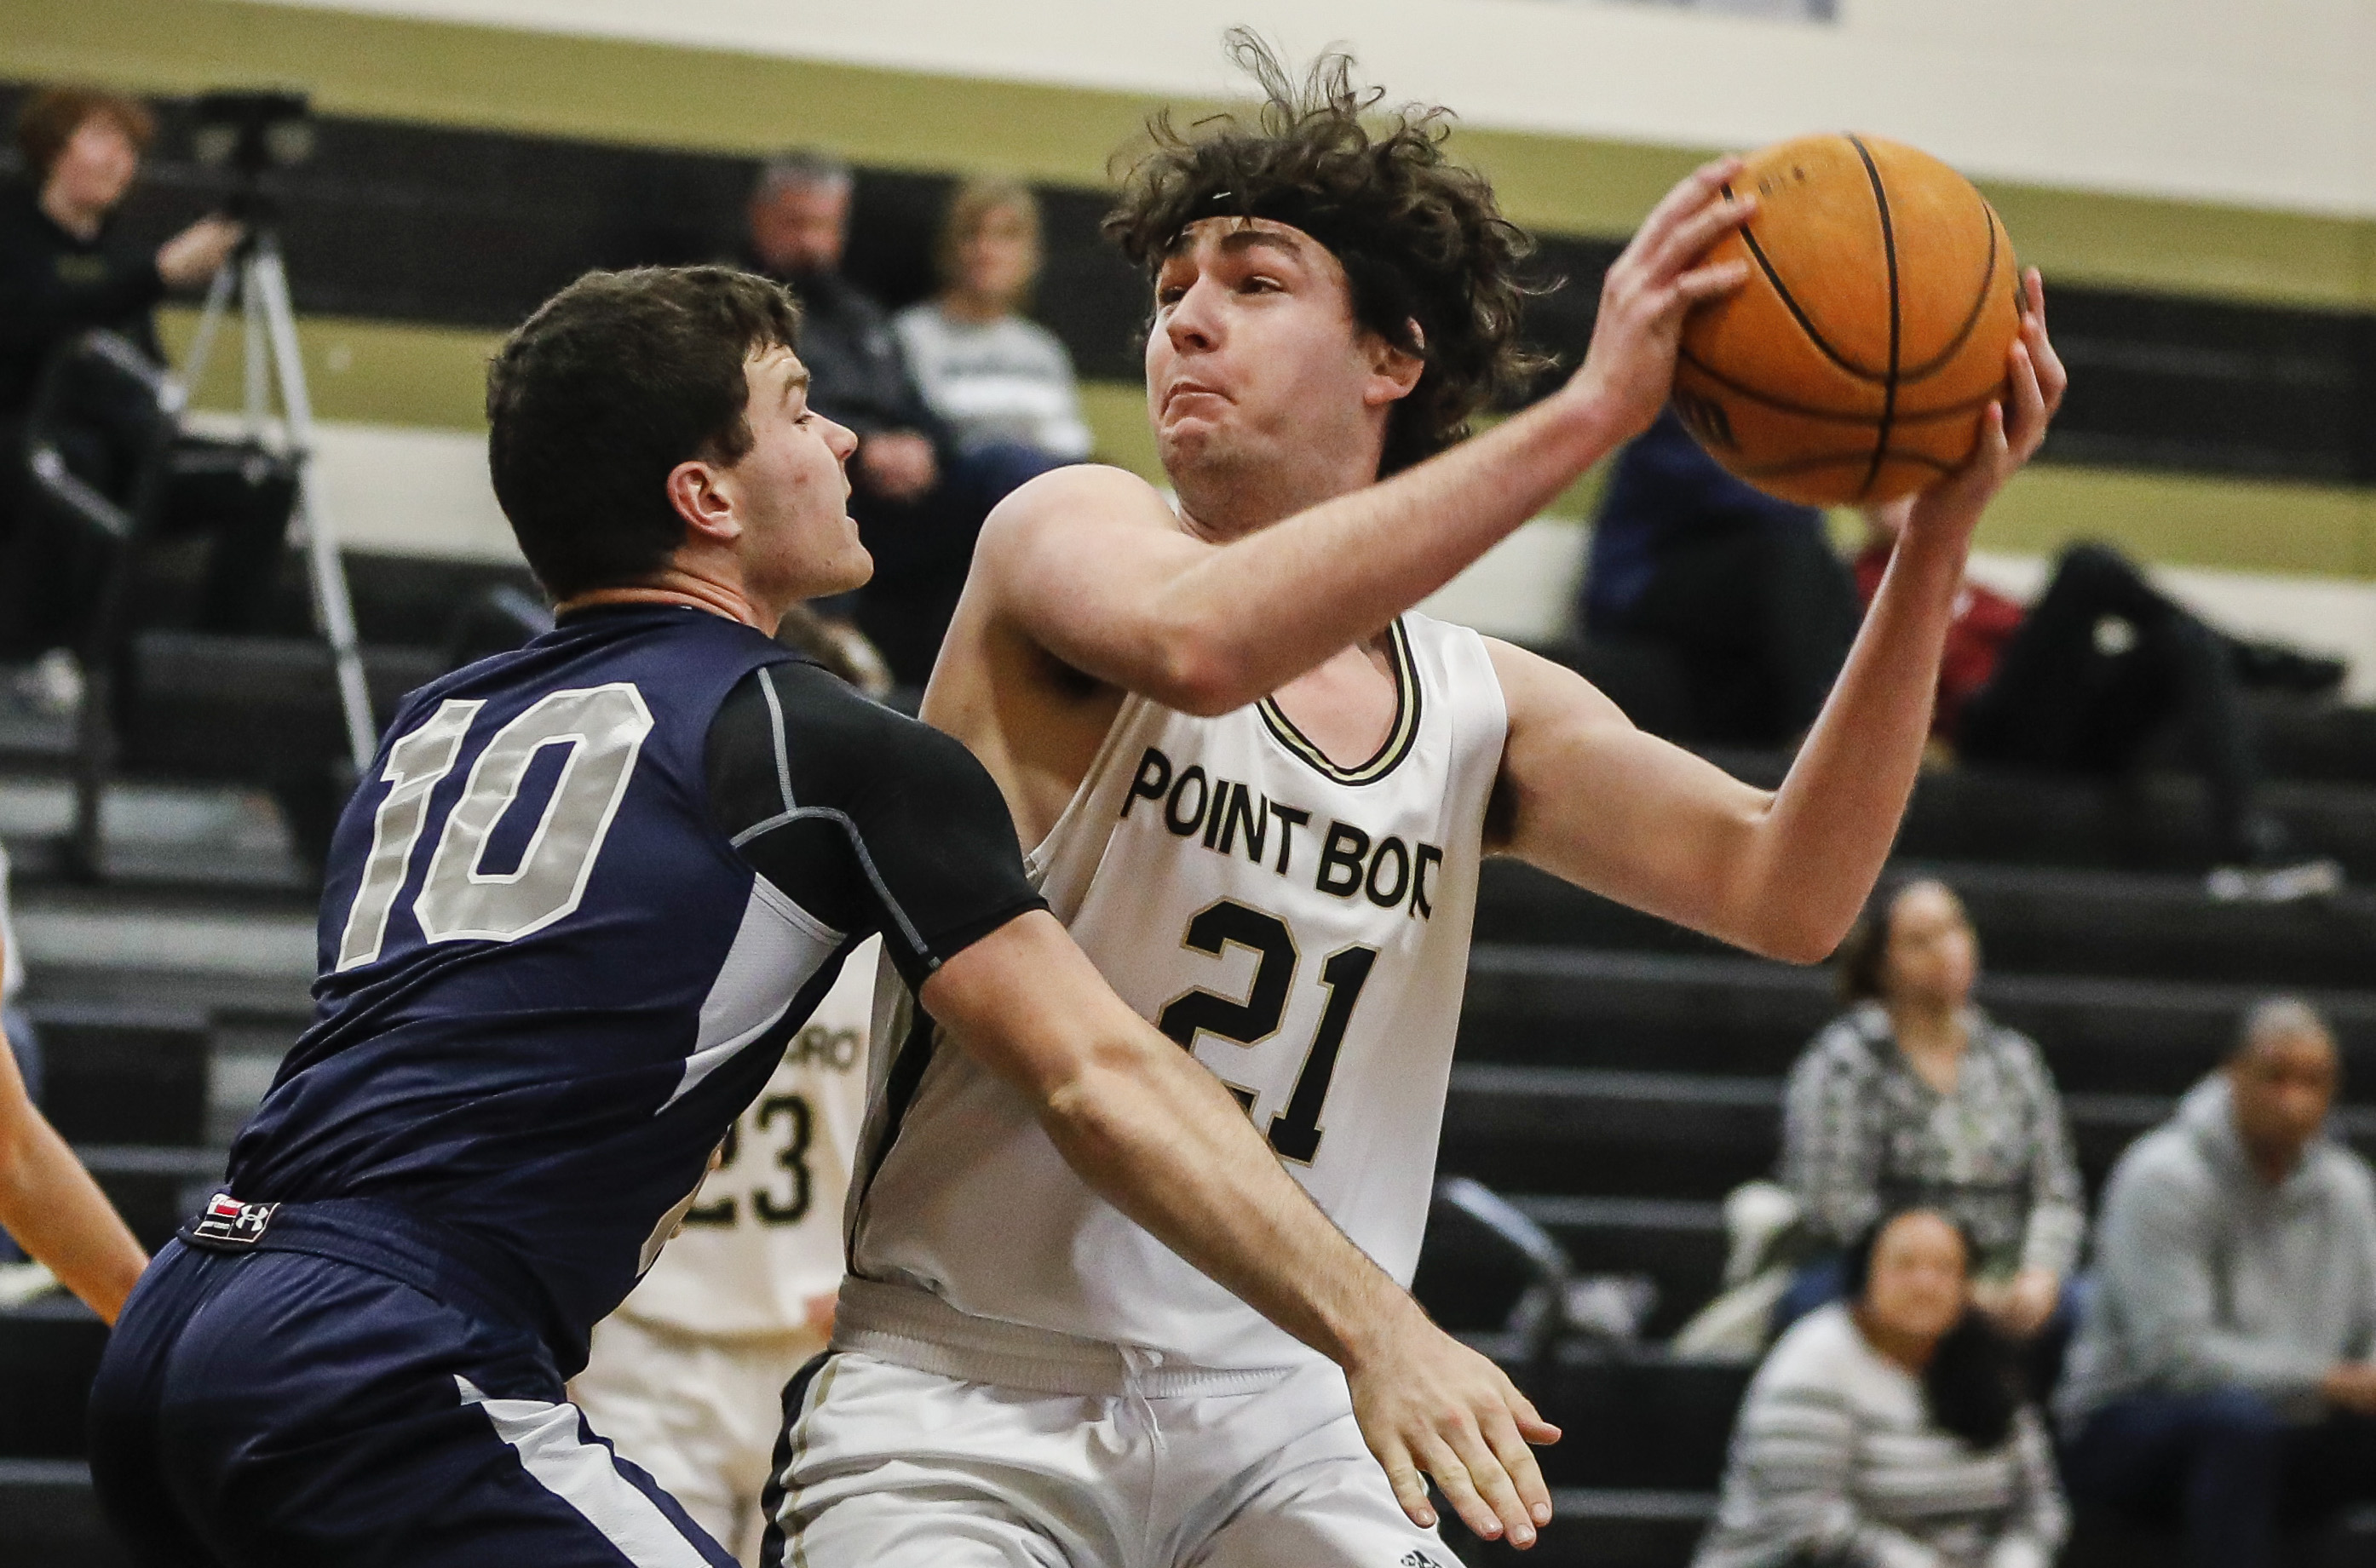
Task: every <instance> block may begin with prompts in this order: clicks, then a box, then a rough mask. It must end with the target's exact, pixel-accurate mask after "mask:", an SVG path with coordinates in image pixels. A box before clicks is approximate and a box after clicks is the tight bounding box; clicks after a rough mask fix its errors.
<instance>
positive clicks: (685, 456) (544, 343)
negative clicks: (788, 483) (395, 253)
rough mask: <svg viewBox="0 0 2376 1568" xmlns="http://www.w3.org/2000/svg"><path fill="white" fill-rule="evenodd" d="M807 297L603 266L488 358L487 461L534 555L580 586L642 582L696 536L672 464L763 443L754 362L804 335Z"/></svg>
mask: <svg viewBox="0 0 2376 1568" xmlns="http://www.w3.org/2000/svg"><path fill="white" fill-rule="evenodd" d="M799 331H800V307H799V306H798V305H796V304H794V303H792V296H791V295H790V293H788V292H786V291H784V290H783V289H782V288H781V287H779V286H778V285H777V284H775V283H772V282H770V281H768V280H767V279H765V278H754V277H753V276H752V275H751V274H749V273H747V272H737V271H735V270H734V269H733V268H731V267H639V268H637V269H636V270H634V271H631V272H589V273H588V274H586V276H584V277H583V278H580V279H577V281H576V282H575V283H572V284H570V285H569V287H567V288H565V289H564V290H562V291H561V292H559V293H557V294H555V295H553V296H552V298H551V299H549V300H547V301H546V302H545V303H543V304H542V305H541V306H540V307H538V309H537V312H536V314H535V315H531V316H529V318H528V320H527V322H526V323H524V324H523V325H522V326H521V327H519V329H518V330H517V331H516V332H514V333H513V334H512V335H511V336H510V337H509V338H508V339H505V341H504V346H503V347H502V348H501V349H500V350H496V353H495V358H494V362H493V364H491V365H490V366H489V367H488V369H487V423H488V427H489V428H488V434H487V467H488V469H489V472H490V473H491V475H492V476H493V480H494V487H495V499H496V500H497V501H499V502H501V503H502V504H503V508H504V515H505V517H508V518H510V519H511V525H512V531H513V532H514V533H515V534H516V535H517V536H518V539H519V545H520V552H521V553H522V554H524V555H526V556H527V557H528V564H529V566H530V567H532V568H534V570H535V572H536V575H537V577H538V579H539V580H540V581H541V582H542V583H543V584H544V588H545V591H546V592H548V593H550V594H552V596H553V597H554V598H555V599H567V598H569V597H570V596H571V595H573V594H578V593H583V592H586V591H587V590H588V589H591V588H613V587H619V586H622V585H624V584H628V583H633V582H637V581H640V580H641V579H643V578H645V577H647V576H650V575H651V574H652V573H654V572H656V571H658V570H659V568H660V566H661V565H663V564H665V563H666V562H667V560H668V558H669V555H670V553H671V552H673V551H674V550H675V549H676V547H677V546H678V544H680V543H681V542H682V541H683V538H684V520H683V518H682V517H679V516H678V515H677V511H676V508H675V507H674V505H671V503H670V501H669V498H668V493H667V482H668V476H669V473H670V471H671V469H674V468H675V467H676V466H677V465H678V464H679V463H683V462H686V461H688V460H691V459H695V458H698V459H701V460H704V461H707V462H714V463H719V464H732V463H734V462H737V461H739V460H741V458H742V457H743V455H744V454H745V453H747V452H749V451H750V450H751V442H752V436H751V426H750V423H749V422H748V420H747V419H746V418H745V412H746V404H747V403H748V400H749V396H750V384H749V382H748V381H747V380H745V378H744V375H743V362H745V361H746V360H748V359H749V358H751V356H752V355H754V354H755V353H759V352H762V351H764V350H767V349H769V348H773V347H777V346H779V345H780V346H782V347H784V348H790V347H792V346H793V344H794V342H795V340H796V339H797V338H798V336H799Z"/></svg>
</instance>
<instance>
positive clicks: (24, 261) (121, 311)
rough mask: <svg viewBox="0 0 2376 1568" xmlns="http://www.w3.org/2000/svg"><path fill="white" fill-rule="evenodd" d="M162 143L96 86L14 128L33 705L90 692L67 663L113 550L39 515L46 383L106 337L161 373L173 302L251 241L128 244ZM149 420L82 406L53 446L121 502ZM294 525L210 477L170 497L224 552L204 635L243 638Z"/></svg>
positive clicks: (7, 254) (27, 634)
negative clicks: (79, 345) (36, 477)
mask: <svg viewBox="0 0 2376 1568" xmlns="http://www.w3.org/2000/svg"><path fill="white" fill-rule="evenodd" d="M155 131H156V122H155V120H154V119H153V117H152V116H151V115H150V114H149V113H148V108H147V106H146V105H144V104H142V103H141V102H140V101H138V100H137V99H133V98H127V97H125V96H123V95H121V94H118V93H112V92H104V91H101V90H98V89H87V88H51V89H45V90H43V91H41V92H37V93H35V94H33V95H32V97H31V98H30V100H28V101H27V102H26V104H25V106H24V109H23V111H22V112H21V113H19V114H18V120H17V147H18V154H19V156H20V157H21V158H22V160H23V164H24V172H25V178H24V179H23V180H22V181H21V182H19V183H18V184H15V185H14V186H13V187H11V188H9V189H7V190H6V192H5V193H0V539H5V541H6V549H5V552H0V645H6V647H7V648H8V651H11V652H14V653H19V654H30V655H41V654H44V653H45V652H47V653H48V658H47V659H45V663H44V666H43V669H44V674H43V677H42V682H41V683H40V686H39V689H38V691H37V693H36V695H40V696H42V697H44V698H46V699H49V700H50V706H55V707H67V706H71V699H72V697H73V695H74V693H75V691H76V690H77V689H78V687H79V680H78V672H77V671H76V670H75V669H74V668H73V663H72V659H71V658H70V657H69V656H68V655H67V654H66V653H65V649H66V648H68V647H72V646H73V645H75V644H76V643H77V641H78V640H79V638H80V636H81V634H82V632H83V630H84V627H85V625H86V624H87V621H88V618H89V614H90V612H91V610H92V606H93V603H94V601H95V597H96V595H97V593H98V591H99V580H100V576H101V574H102V573H103V572H104V571H105V569H106V566H107V564H108V562H109V561H110V560H111V559H112V558H113V544H112V541H110V540H105V539H101V538H96V537H92V536H91V535H90V534H89V532H88V531H87V530H81V529H76V528H74V527H72V526H71V525H69V524H66V523H65V522H63V521H61V520H58V519H53V518H47V517H41V516H38V515H37V514H36V513H35V512H34V511H33V510H32V509H31V508H30V507H29V506H28V505H27V504H26V503H27V493H26V483H27V480H26V476H25V474H24V473H23V471H22V470H21V465H20V460H19V457H18V454H19V452H20V450H21V447H22V442H23V437H24V431H25V422H26V420H27V418H28V416H29V415H30V413H31V412H32V407H33V403H34V399H35V396H36V394H37V391H38V389H39V386H40V384H41V380H42V373H43V370H44V368H45V367H46V366H47V365H48V364H49V363H50V362H51V361H52V359H53V357H54V356H55V355H56V354H57V353H58V352H59V350H61V349H62V348H63V347H65V345H66V344H67V343H69V342H70V341H72V340H73V339H76V338H77V337H79V336H80V335H81V334H83V333H85V332H87V331H89V330H92V329H94V328H97V329H101V330H105V331H108V332H112V333H113V334H115V335H116V336H117V337H119V338H121V339H124V340H125V342H126V343H127V344H129V345H130V346H131V348H132V349H133V350H135V351H136V352H137V353H139V354H141V355H143V356H144V357H146V358H147V359H148V360H149V361H150V362H153V363H155V364H156V365H157V366H158V367H160V369H161V368H162V367H163V365H164V351H163V350H162V348H161V347H160V344H159V342H158V339H157V328H156V323H155V320H154V315H153V313H154V311H155V307H156V305H157V304H158V303H159V302H160V300H162V299H163V298H164V297H165V295H166V294H167V293H168V292H170V291H173V290H176V289H195V288H197V287H199V286H201V285H203V284H204V283H206V282H207V280H208V279H210V278H212V277H213V276H214V275H215V273H216V271H217V270H218V269H219V268H220V267H221V266H222V265H223V263H224V261H225V260H226V259H227V258H228V257H229V256H230V255H231V254H232V248H233V247H234V246H235V245H237V244H238V243H239V240H240V238H241V234H242V232H243V231H242V229H241V227H240V226H239V225H238V224H236V223H233V222H232V221H230V220H227V219H223V218H220V217H208V218H202V219H200V220H198V221H196V223H193V224H191V225H190V226H189V227H188V228H186V229H184V230H183V231H182V232H180V233H178V234H175V235H174V236H173V237H172V239H170V240H167V241H166V242H165V243H164V244H162V245H160V246H159V247H157V248H156V249H155V250H154V251H150V250H148V249H145V248H142V247H138V246H134V245H129V244H125V243H124V242H122V241H121V240H119V239H118V238H117V237H116V234H115V232H114V228H113V220H114V216H115V212H116V209H117V208H119V207H120V206H122V204H123V202H124V199H125V196H127V195H128V194H129V193H130V191H131V189H132V184H133V182H134V180H135V179H136V178H137V176H138V174H139V172H140V159H141V155H142V154H143V153H144V152H145V151H146V150H147V148H148V143H149V141H150V139H151V138H152V137H153V136H154V135H155ZM149 423H150V420H149V418H148V415H147V414H146V413H145V412H143V411H137V410H124V409H120V408H115V407H112V406H111V407H77V408H76V409H75V410H72V411H71V417H70V418H67V419H65V420H64V421H62V422H61V425H60V428H58V429H57V430H54V431H53V432H50V433H49V434H51V435H52V436H53V439H54V444H55V445H57V447H58V449H59V451H60V452H61V454H62V455H63V456H64V457H65V459H66V463H67V466H68V467H69V468H70V469H72V470H73V471H74V472H75V474H76V475H77V477H78V478H80V479H81V480H82V481H84V482H86V483H88V484H89V485H91V486H92V487H93V488H95V489H96V490H98V491H99V492H101V493H102V494H105V495H107V496H109V497H110V498H112V499H113V500H116V501H118V502H122V501H124V500H125V499H126V498H127V497H128V495H129V493H130V489H131V486H132V484H133V482H134V480H135V477H136V476H135V474H134V472H133V468H134V464H135V462H136V460H137V459H136V456H135V453H134V451H133V450H132V449H131V448H132V444H133V438H132V437H131V436H130V435H129V434H127V433H128V432H137V431H143V430H146V429H148V426H149ZM191 445H194V446H195V445H198V444H196V443H192V444H191ZM288 516H289V509H288V497H287V495H286V494H285V493H281V491H280V490H279V487H277V486H275V487H273V488H272V490H271V492H270V493H266V494H259V495H256V496H254V497H248V496H246V495H244V493H242V492H241V491H239V490H234V489H232V488H231V487H228V486H227V485H226V484H225V483H224V482H223V481H221V480H220V478H219V477H216V476H211V475H210V476H208V479H207V480H205V481H203V482H196V483H191V484H185V485H183V486H180V487H179V488H178V489H176V490H174V491H172V492H169V493H168V495H167V505H166V508H165V513H164V517H163V518H162V519H161V520H162V521H163V522H164V523H165V524H166V526H167V527H169V528H171V529H174V530H176V531H205V532H208V533H211V534H212V535H213V536H214V538H215V540H216V542H215V545H214V549H213V554H212V558H211V561H210V564H209V567H208V580H207V584H206V587H205V588H204V590H203V598H202V600H201V604H200V608H199V611H198V620H199V623H200V626H201V629H204V630H209V631H236V630H243V629H246V628H247V627H248V626H249V624H251V623H252V622H253V621H254V619H255V616H256V615H257V614H258V613H259V612H260V606H261V603H262V601H263V600H264V599H265V598H266V597H267V595H268V593H269V590H270V588H271V586H272V582H273V577H274V567H275V565H276V564H277V562H278V558H279V549H280V540H281V535H282V533H283V532H284V530H285V529H286V528H287V525H288Z"/></svg>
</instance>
